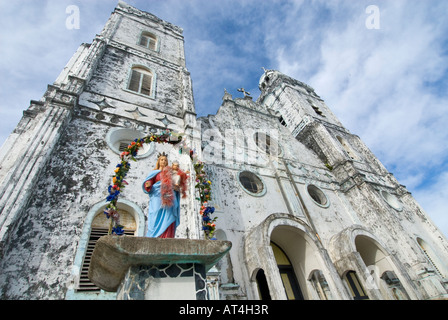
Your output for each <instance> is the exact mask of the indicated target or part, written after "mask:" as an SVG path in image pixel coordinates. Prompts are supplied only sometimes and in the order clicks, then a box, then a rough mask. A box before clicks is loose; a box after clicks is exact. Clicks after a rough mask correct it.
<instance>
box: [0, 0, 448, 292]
mask: <svg viewBox="0 0 448 320" xmlns="http://www.w3.org/2000/svg"><path fill="white" fill-rule="evenodd" d="M260 67H261V66H260ZM236 85H238V84H236ZM259 89H260V95H259V97H258V98H257V99H256V100H254V98H252V96H251V94H249V93H248V92H246V91H245V90H244V89H241V90H240V91H241V96H240V97H232V96H231V95H230V94H229V93H228V92H227V91H225V90H223V97H222V105H221V106H220V108H219V110H218V112H217V113H216V115H209V116H207V117H200V118H198V117H197V115H196V113H195V105H194V98H193V86H192V81H191V78H190V73H189V71H188V70H187V68H186V64H185V55H184V38H183V35H182V29H181V28H180V27H177V26H175V25H173V24H170V23H169V22H166V21H163V20H161V19H159V18H157V17H156V16H154V15H152V14H151V13H148V12H143V11H140V10H138V9H137V8H134V7H132V6H130V5H128V4H126V3H124V2H122V1H120V2H119V3H118V5H117V7H116V8H115V10H114V11H113V13H112V14H111V16H110V18H109V20H108V21H107V23H106V25H105V27H104V28H103V30H102V32H101V33H100V34H98V35H96V36H95V38H94V39H93V41H92V42H91V43H90V44H82V45H81V46H80V47H79V49H78V50H77V51H76V53H75V54H74V55H73V57H72V58H71V59H70V61H69V62H68V64H67V65H66V67H65V68H64V69H63V70H62V72H61V74H60V75H59V76H58V78H57V79H56V80H55V82H54V83H53V84H51V85H48V89H47V91H46V92H45V93H44V95H43V97H42V98H41V99H40V100H38V101H34V100H32V101H31V103H30V106H29V107H28V108H27V110H25V111H24V113H23V117H22V119H21V120H20V122H19V124H18V125H17V127H16V128H15V130H14V131H13V132H12V133H11V135H10V136H9V137H8V139H7V140H6V142H5V143H4V145H3V146H2V148H1V149H0V299H25V300H28V299H67V300H81V299H116V293H114V292H105V291H103V290H101V289H100V288H98V287H96V286H95V284H94V283H92V282H91V281H90V279H89V278H88V276H87V270H88V268H89V263H90V258H91V254H92V250H93V247H94V246H95V243H96V241H97V240H98V239H99V237H101V236H102V235H105V234H107V231H108V227H107V226H108V223H109V221H108V220H107V219H106V217H105V215H104V214H103V211H104V208H105V205H106V202H105V199H106V197H107V196H108V190H107V187H108V186H109V184H110V180H111V177H112V174H113V172H114V169H115V167H116V164H117V162H118V160H119V154H120V153H121V152H122V150H123V148H124V147H126V146H127V145H128V144H129V143H130V142H131V141H133V140H134V139H135V138H141V137H144V136H146V135H147V134H148V133H150V132H153V133H154V132H161V131H163V130H166V129H170V130H172V131H173V132H179V133H183V134H184V135H185V137H186V141H187V143H189V144H190V145H191V147H192V148H194V149H195V150H196V152H197V154H198V157H199V158H200V159H201V160H202V161H204V163H205V164H206V171H207V175H208V177H209V179H210V181H211V182H212V201H211V203H212V204H213V206H214V207H215V212H214V214H213V217H217V218H218V219H217V221H216V225H217V226H216V228H217V229H216V232H215V234H214V236H215V237H216V239H218V240H228V241H231V242H232V248H231V249H230V251H229V253H228V254H227V255H226V256H225V257H224V258H222V259H221V261H220V262H218V263H217V264H216V265H215V266H214V268H212V269H211V270H210V271H209V272H208V274H207V279H208V281H207V288H208V298H209V299H222V300H226V299H230V300H233V299H238V300H239V299H250V300H261V299H263V300H265V299H266V300H267V299H272V300H286V299H292V300H298V299H304V300H360V299H371V300H402V299H403V300H407V299H410V300H432V299H447V298H448V291H447V290H448V241H447V239H446V238H445V237H444V235H443V234H442V233H441V232H440V231H439V229H438V228H437V226H435V225H434V224H433V222H432V221H431V220H430V218H429V217H428V215H427V214H426V213H425V212H424V210H423V209H422V208H421V207H420V206H419V204H418V203H417V202H416V200H415V199H414V198H413V197H412V195H411V193H410V192H409V191H408V190H406V188H405V187H404V186H403V185H401V184H400V183H399V182H398V181H397V180H396V179H395V177H394V176H393V175H392V174H391V173H390V172H388V171H387V170H386V168H385V167H384V166H383V165H382V164H381V162H380V160H379V159H378V158H376V156H375V155H374V154H373V153H372V152H371V151H370V150H369V148H368V147H367V146H366V145H365V144H364V142H363V141H362V140H361V139H360V138H359V137H358V136H357V135H355V134H352V133H351V132H349V131H348V130H347V129H346V128H345V127H344V126H343V124H342V123H341V122H340V121H339V120H338V119H337V118H336V116H335V115H334V114H333V113H332V111H331V110H330V108H329V107H328V106H327V105H326V104H325V102H324V101H323V100H322V99H321V98H320V97H319V96H318V95H317V94H316V92H315V91H314V89H313V88H311V87H310V86H308V85H307V84H305V83H302V82H300V81H298V80H295V79H292V78H291V77H289V76H287V75H285V74H282V73H281V72H279V71H276V70H265V71H264V72H263V73H262V74H261V76H260V80H259ZM160 152H165V153H168V160H169V162H170V163H171V162H172V161H174V160H177V161H179V163H180V167H181V168H182V169H183V170H189V171H190V175H191V177H190V182H189V190H188V195H187V197H186V198H184V199H182V200H181V224H180V226H179V227H178V230H177V232H176V238H185V239H202V238H203V232H202V225H201V217H200V214H199V211H200V204H198V201H197V200H196V195H195V192H196V191H195V177H194V168H193V167H192V163H191V161H190V158H189V157H188V156H187V155H185V154H180V153H179V151H178V149H176V148H175V147H173V145H169V144H156V143H151V144H148V145H145V147H144V148H143V150H141V151H140V152H139V154H138V156H137V160H138V161H136V162H132V168H131V170H130V171H129V174H128V176H127V178H126V180H127V182H128V183H129V185H128V186H127V187H126V190H125V191H124V192H123V193H122V194H121V195H120V198H119V201H118V208H119V210H120V214H121V222H122V224H123V225H124V226H125V233H126V235H124V236H125V237H127V236H139V237H143V236H144V235H145V234H146V228H147V226H146V212H147V207H148V196H147V195H146V194H144V193H143V192H142V189H141V184H142V180H143V179H144V178H145V177H146V176H147V173H148V172H149V171H150V170H152V169H153V168H154V166H155V163H156V160H157V154H158V153H160ZM209 241H213V240H209Z"/></svg>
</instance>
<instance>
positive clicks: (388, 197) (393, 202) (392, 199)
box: [380, 190, 403, 211]
mask: <svg viewBox="0 0 448 320" xmlns="http://www.w3.org/2000/svg"><path fill="white" fill-rule="evenodd" d="M380 194H381V196H382V197H383V199H384V200H385V201H386V202H387V204H388V205H390V206H391V207H392V208H394V209H395V210H398V211H401V210H402V209H403V206H402V204H401V202H400V200H398V198H397V197H396V196H394V195H393V194H390V193H389V192H387V191H384V190H381V191H380Z"/></svg>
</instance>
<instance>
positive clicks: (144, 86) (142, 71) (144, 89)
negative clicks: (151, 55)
mask: <svg viewBox="0 0 448 320" xmlns="http://www.w3.org/2000/svg"><path fill="white" fill-rule="evenodd" d="M153 81H154V75H153V73H152V72H151V71H150V70H149V69H146V68H144V67H133V68H132V70H131V75H130V78H129V83H128V90H131V91H134V92H137V93H140V94H143V95H145V96H150V97H152V96H154V93H153Z"/></svg>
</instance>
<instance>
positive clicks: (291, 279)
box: [271, 241, 303, 300]
mask: <svg viewBox="0 0 448 320" xmlns="http://www.w3.org/2000/svg"><path fill="white" fill-rule="evenodd" d="M271 247H272V251H273V252H274V256H275V260H276V261H277V266H278V270H279V272H280V277H281V278H282V283H283V287H284V288H285V293H286V296H287V298H288V300H303V295H302V291H301V290H300V286H299V282H298V281H297V277H296V275H295V272H294V268H293V266H292V265H291V261H289V258H288V256H287V255H286V254H285V252H284V251H283V250H282V249H281V248H280V247H279V246H277V245H276V244H275V243H273V242H272V241H271Z"/></svg>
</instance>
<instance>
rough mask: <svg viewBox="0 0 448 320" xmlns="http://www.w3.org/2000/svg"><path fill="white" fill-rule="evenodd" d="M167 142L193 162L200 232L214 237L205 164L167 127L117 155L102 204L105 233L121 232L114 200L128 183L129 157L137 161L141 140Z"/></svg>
mask: <svg viewBox="0 0 448 320" xmlns="http://www.w3.org/2000/svg"><path fill="white" fill-rule="evenodd" d="M151 142H155V143H169V144H173V145H176V146H177V147H178V149H179V153H180V154H182V153H186V154H188V155H189V156H190V159H191V161H192V162H193V165H194V169H195V172H196V182H197V184H196V186H195V188H196V190H197V192H198V195H199V196H198V197H197V198H196V199H197V200H198V201H200V203H201V210H200V214H201V216H202V230H203V231H204V235H205V238H206V239H214V238H213V233H214V231H215V228H216V224H215V221H216V219H217V218H216V217H215V218H213V219H211V218H210V214H212V213H213V212H214V211H215V208H213V207H211V206H209V205H208V204H207V203H208V202H210V200H211V185H212V183H211V181H210V180H208V178H207V175H206V173H205V170H204V166H205V164H204V163H203V162H201V161H199V160H198V159H197V155H196V153H195V152H194V150H191V149H190V148H189V147H188V146H187V144H186V143H185V140H184V139H183V138H182V135H180V134H176V133H174V132H172V131H170V130H169V129H167V130H164V131H162V132H161V134H150V135H148V136H146V137H144V138H140V139H135V140H134V141H133V142H131V144H130V145H128V146H127V147H126V148H125V149H124V151H123V152H122V153H121V154H120V159H121V161H120V163H119V164H117V166H116V167H115V170H114V172H115V174H114V176H113V177H112V184H111V185H110V186H109V187H108V193H109V195H108V196H107V198H106V201H107V202H109V204H108V205H107V206H106V208H105V210H104V214H105V215H106V217H107V218H108V219H111V223H110V226H109V234H116V235H122V234H123V233H124V231H123V225H121V224H120V214H119V213H118V210H117V201H118V196H119V195H120V192H122V191H123V189H124V188H125V186H126V185H128V183H127V182H126V180H124V178H125V177H126V175H127V173H128V171H129V169H130V168H131V164H130V163H129V161H130V160H132V161H137V159H136V158H135V157H136V156H137V154H138V151H139V149H140V148H141V147H142V146H143V144H144V143H151Z"/></svg>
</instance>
